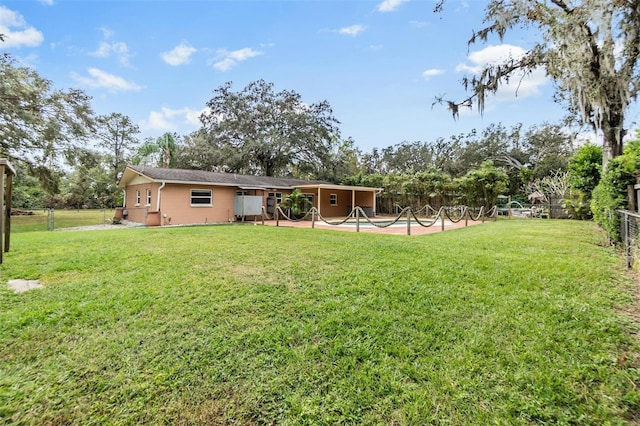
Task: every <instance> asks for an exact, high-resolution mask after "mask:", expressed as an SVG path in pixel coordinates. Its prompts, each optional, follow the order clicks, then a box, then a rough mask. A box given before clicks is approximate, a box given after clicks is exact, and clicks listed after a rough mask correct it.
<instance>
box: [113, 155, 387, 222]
mask: <svg viewBox="0 0 640 426" xmlns="http://www.w3.org/2000/svg"><path fill="white" fill-rule="evenodd" d="M118 186H119V187H120V188H122V189H124V202H123V208H122V210H121V213H122V214H124V216H125V218H126V219H127V220H129V221H132V222H137V223H141V224H145V225H147V226H158V225H186V224H203V223H226V222H234V221H239V220H244V219H246V218H257V217H260V216H261V215H262V214H263V212H266V213H267V215H273V213H274V212H275V209H276V206H277V205H278V204H279V203H280V202H282V200H283V198H284V197H286V196H287V195H289V194H290V193H291V192H293V191H294V190H295V189H298V190H299V191H300V192H302V193H303V194H304V195H305V196H306V197H307V198H309V199H310V200H311V201H312V202H313V206H314V207H315V208H316V209H317V210H318V211H319V212H320V214H321V215H322V216H323V217H340V216H346V215H348V214H349V213H350V212H351V210H352V208H353V207H354V206H359V207H362V208H363V210H364V211H365V212H366V214H367V215H372V216H375V214H376V196H377V195H378V194H379V193H380V191H381V189H380V188H369V187H362V186H343V185H336V184H332V183H329V182H322V181H307V180H300V179H285V178H275V177H267V176H247V175H239V174H234V173H215V172H206V171H201V170H183V169H164V168H158V167H142V166H127V168H126V169H125V171H124V173H123V174H122V177H121V178H120V181H119V182H118Z"/></svg>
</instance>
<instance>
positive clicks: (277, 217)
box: [275, 208, 280, 226]
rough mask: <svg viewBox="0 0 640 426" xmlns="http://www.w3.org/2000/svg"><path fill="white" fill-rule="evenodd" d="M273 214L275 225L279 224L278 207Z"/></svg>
mask: <svg viewBox="0 0 640 426" xmlns="http://www.w3.org/2000/svg"><path fill="white" fill-rule="evenodd" d="M275 216H276V226H280V215H279V214H278V208H276V211H275Z"/></svg>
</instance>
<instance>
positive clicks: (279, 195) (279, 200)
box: [267, 192, 282, 204]
mask: <svg viewBox="0 0 640 426" xmlns="http://www.w3.org/2000/svg"><path fill="white" fill-rule="evenodd" d="M267 197H273V198H275V200H276V204H280V203H282V192H269V194H268V195H267Z"/></svg>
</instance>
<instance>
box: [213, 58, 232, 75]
mask: <svg viewBox="0 0 640 426" xmlns="http://www.w3.org/2000/svg"><path fill="white" fill-rule="evenodd" d="M235 65H236V61H234V60H233V59H231V58H225V59H223V60H221V61H218V62H216V63H215V64H213V67H214V68H215V69H217V70H218V71H222V72H225V71H229V70H230V69H231V68H233V67H234V66H235Z"/></svg>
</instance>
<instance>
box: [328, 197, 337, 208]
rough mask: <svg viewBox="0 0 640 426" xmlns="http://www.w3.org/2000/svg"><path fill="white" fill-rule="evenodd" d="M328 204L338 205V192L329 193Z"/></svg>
mask: <svg viewBox="0 0 640 426" xmlns="http://www.w3.org/2000/svg"><path fill="white" fill-rule="evenodd" d="M329 204H331V205H332V206H337V205H338V194H329Z"/></svg>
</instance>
